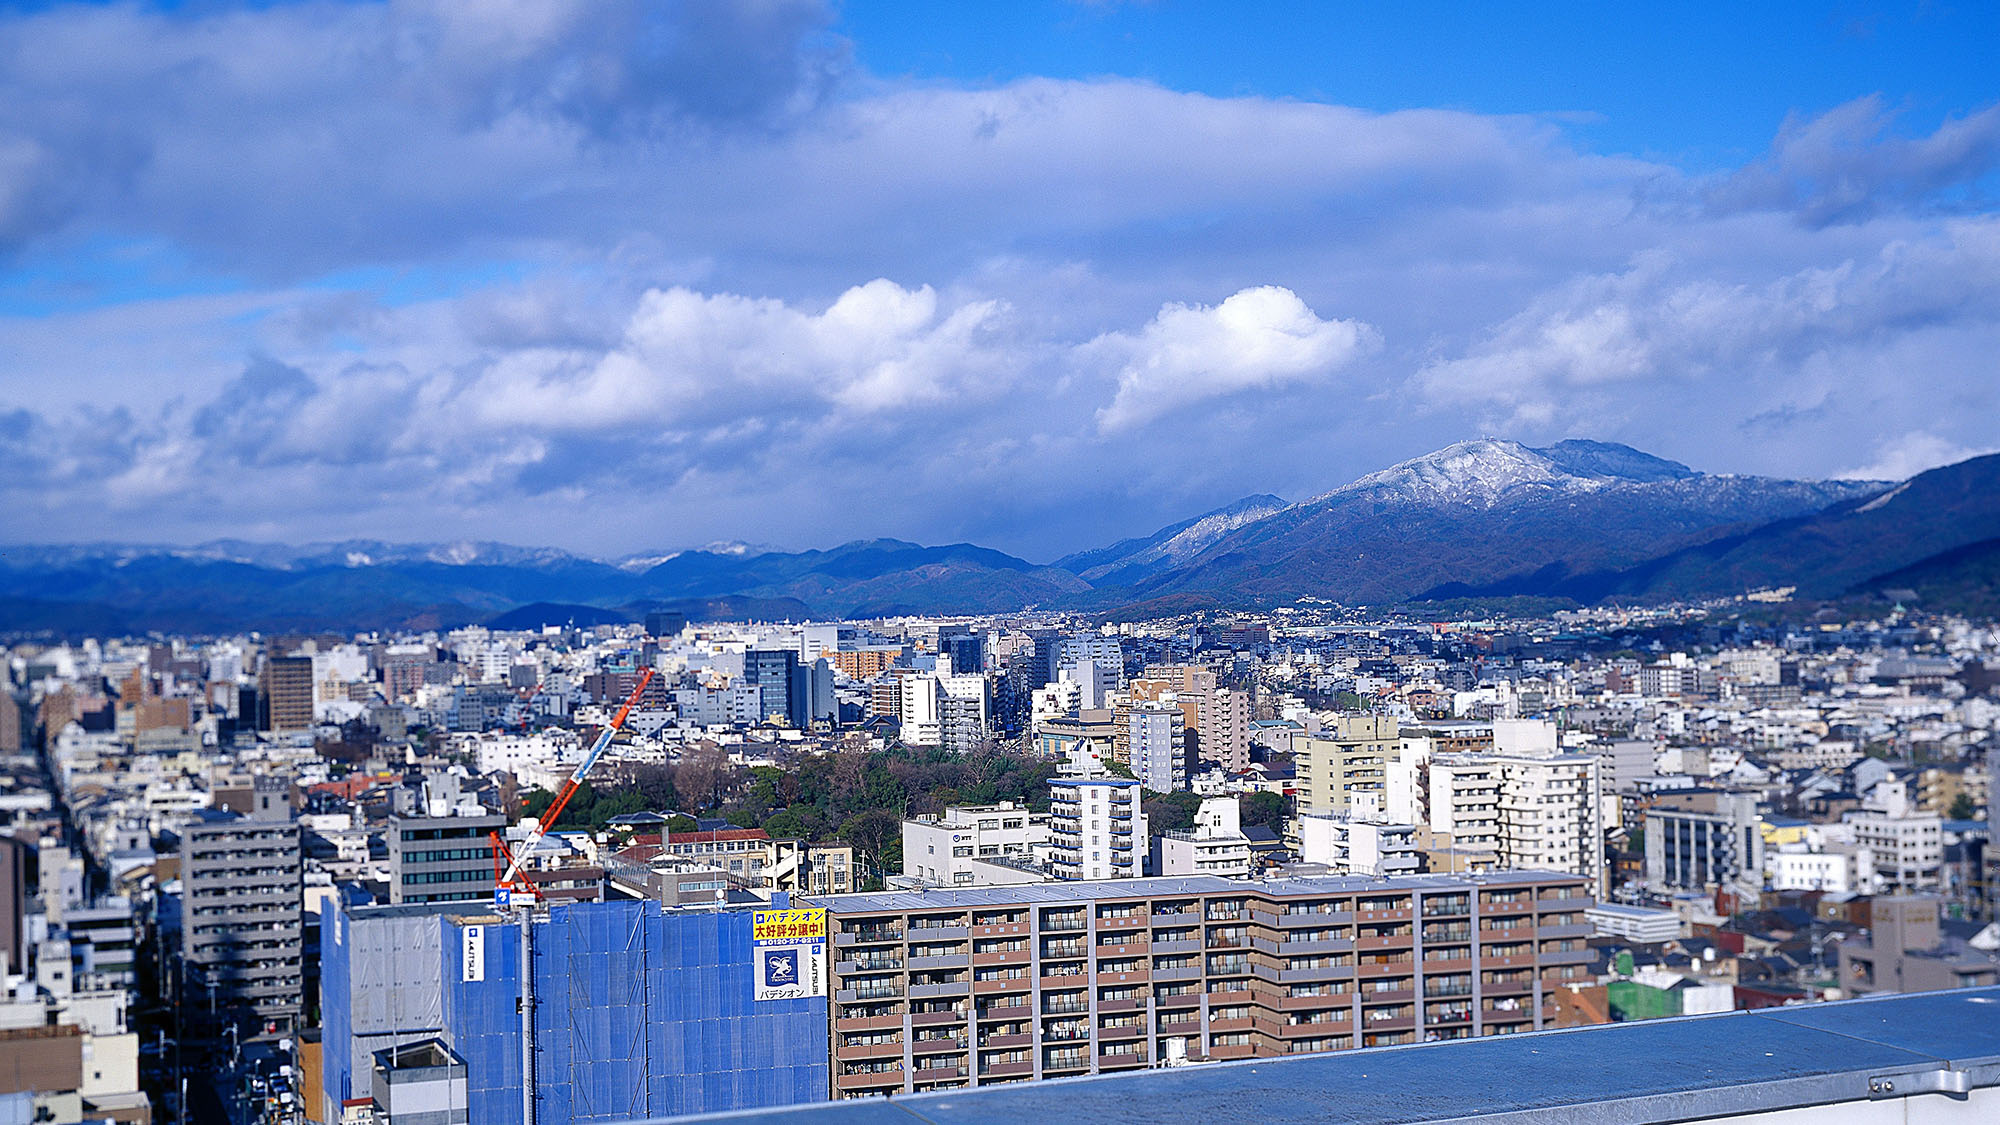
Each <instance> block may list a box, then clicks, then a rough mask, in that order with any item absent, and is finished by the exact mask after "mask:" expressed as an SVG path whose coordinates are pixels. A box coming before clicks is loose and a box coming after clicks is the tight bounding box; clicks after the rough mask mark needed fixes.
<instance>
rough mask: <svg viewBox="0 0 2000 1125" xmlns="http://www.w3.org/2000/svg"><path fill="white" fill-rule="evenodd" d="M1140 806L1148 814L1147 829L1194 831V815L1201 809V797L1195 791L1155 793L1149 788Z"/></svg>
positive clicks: (1157, 831)
mask: <svg viewBox="0 0 2000 1125" xmlns="http://www.w3.org/2000/svg"><path fill="white" fill-rule="evenodd" d="M1139 807H1140V808H1141V809H1142V810H1143V811H1144V812H1145V814H1146V830H1147V831H1148V832H1152V833H1154V834H1156V835H1157V834H1159V833H1162V832H1192V831H1194V816H1195V814H1196V813H1198V812H1200V811H1201V797H1200V795H1199V794H1195V793H1154V792H1152V791H1151V790H1148V791H1147V792H1146V794H1145V796H1144V798H1143V799H1142V800H1141V801H1140V804H1139Z"/></svg>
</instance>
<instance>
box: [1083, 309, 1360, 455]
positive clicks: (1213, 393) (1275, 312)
mask: <svg viewBox="0 0 2000 1125" xmlns="http://www.w3.org/2000/svg"><path fill="white" fill-rule="evenodd" d="M1379 342H1380V338H1379V336H1378V335H1377V333H1376V331H1375V330H1374V329H1373V328H1371V327H1369V326H1368V325H1366V324H1362V323H1360V322H1359V321H1354V320H1321V319H1320V318H1319V316H1318V315H1316V314H1315V313H1314V312H1313V311H1312V310H1311V309H1310V308H1307V307H1306V303H1305V302H1304V301H1301V300H1299V297H1298V294H1296V293H1294V292H1292V291H1291V290H1289V289H1285V288H1282V287H1280V286H1275V285H1265V286H1259V287H1258V288H1255V289H1245V290H1242V291H1240V292H1238V293H1235V294H1233V295H1231V296H1230V297H1229V298H1228V299H1226V300H1224V301H1223V302H1222V303H1221V304H1219V305H1215V306H1208V305H1182V304H1170V305H1167V306H1165V307H1163V308H1161V309H1160V312H1159V315H1158V316H1155V317H1154V318H1153V320H1152V322H1151V323H1149V324H1147V325H1146V326H1145V327H1144V328H1142V329H1140V330H1139V331H1138V332H1137V333H1136V334H1129V333H1123V332H1110V333H1106V334H1105V335H1102V336H1099V337H1098V338H1097V339H1095V340H1092V341H1091V342H1090V343H1088V344H1086V345H1084V346H1083V348H1081V349H1079V355H1080V356H1081V357H1083V358H1084V359H1085V360H1086V362H1088V361H1091V360H1098V361H1102V360H1105V359H1109V360H1111V361H1112V362H1115V363H1116V364H1117V365H1118V392H1117V394H1116V395H1115V396H1114V397H1113V398H1112V400H1111V403H1110V405H1108V406H1106V407H1105V408H1104V409H1102V410H1100V411H1098V412H1097V424H1098V427H1099V428H1100V429H1101V430H1106V431H1112V430H1126V429H1131V428H1133V427H1135V426H1139V425H1143V424H1144V423H1146V422H1149V421H1151V420H1153V419H1154V418H1157V417H1159V416H1160V415H1162V414H1165V413H1167V412H1169V411H1173V410H1178V409H1180V408H1182V407H1185V406H1190V405H1193V404H1194V403H1197V402H1201V401H1203V400H1205V399H1212V398H1218V397H1222V396H1226V395H1233V394H1237V393H1239V392H1242V391H1250V390H1269V389H1273V388H1276V387H1281V386H1285V385H1287V384H1291V383H1299V382H1306V381H1310V380H1316V379H1324V378H1325V377H1327V376H1328V375H1331V374H1332V373H1333V372H1335V371H1337V370H1339V369H1340V368H1342V367H1345V366H1347V365H1348V364H1350V363H1352V362H1354V360H1355V359H1357V358H1358V357H1360V356H1361V355H1364V354H1366V353H1367V352H1368V351H1370V350H1372V349H1373V348H1375V347H1377V346H1378V345H1379Z"/></svg>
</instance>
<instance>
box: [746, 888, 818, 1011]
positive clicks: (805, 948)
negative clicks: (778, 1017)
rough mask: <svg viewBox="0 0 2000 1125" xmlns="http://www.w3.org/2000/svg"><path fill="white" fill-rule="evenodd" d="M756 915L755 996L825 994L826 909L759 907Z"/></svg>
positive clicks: (777, 997)
mask: <svg viewBox="0 0 2000 1125" xmlns="http://www.w3.org/2000/svg"><path fill="white" fill-rule="evenodd" d="M753 918H754V923H753V924H754V930H753V937H752V939H751V946H750V950H751V958H750V971H751V973H752V974H753V980H752V989H751V995H752V996H753V998H755V999H757V1000H798V999H802V998H804V997H807V996H824V995H826V911H825V910H823V909H821V910H759V911H756V912H755V913H754V915H753Z"/></svg>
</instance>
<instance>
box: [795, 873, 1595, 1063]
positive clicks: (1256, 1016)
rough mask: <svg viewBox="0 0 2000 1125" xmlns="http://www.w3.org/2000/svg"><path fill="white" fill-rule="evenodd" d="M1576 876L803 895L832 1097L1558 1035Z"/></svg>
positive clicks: (1580, 947)
mask: <svg viewBox="0 0 2000 1125" xmlns="http://www.w3.org/2000/svg"><path fill="white" fill-rule="evenodd" d="M1591 902H1592V898H1591V895H1590V889H1589V884H1588V882H1587V881H1586V880H1584V879H1582V878H1579V877H1576V876H1571V875H1559V874H1551V873H1543V872H1518V871H1515V872H1503V873H1493V874H1487V875H1449V876H1446V875H1419V876H1410V877H1406V878H1398V879H1373V878H1365V877H1354V876H1339V877H1323V878H1308V879H1286V880H1269V881H1263V882H1246V881H1241V880H1234V879H1223V878H1219V877H1214V876H1188V877H1175V878H1155V879H1119V880H1113V881H1107V882H1079V883H1042V884H1031V885H1026V886H1012V887H968V888H952V889H932V890H925V891H906V892H893V893H881V894H855V895H841V896H834V897H828V898H822V899H815V900H813V903H812V904H813V905H818V906H824V907H826V908H827V922H828V933H829V935H830V938H831V941H832V945H833V948H832V950H831V957H832V960H833V962H834V965H833V979H832V989H833V996H832V1003H831V1004H830V1005H829V1006H828V1013H829V1019H830V1020H831V1021H832V1029H831V1032H832V1034H831V1049H832V1052H833V1067H832V1095H833V1096H834V1097H836V1098H843V1097H859V1096H866V1095H871V1094H885V1093H904V1092H911V1091H918V1090H934V1089H946V1088H951V1087H956V1086H981V1085H991V1084H994V1083H998V1082H1013V1081H1020V1080H1024V1079H1032V1078H1053V1077H1060V1076H1070V1075H1081V1074H1096V1073H1105V1072H1114V1071H1121V1070H1132V1069H1139V1068H1143V1067H1148V1066H1155V1065H1160V1064H1170V1063H1174V1062H1178V1061H1180V1060H1182V1059H1185V1060H1188V1061H1202V1060H1219V1059H1240V1058H1252V1057H1269V1056H1275V1055H1283V1054H1293V1053H1302V1052H1309V1051H1334V1050H1343V1049H1346V1048H1350V1047H1376V1046H1385V1045H1389V1044H1395V1043H1416V1042H1424V1041H1429V1040H1438V1039H1460V1038H1467V1037H1470V1036H1476V1035H1499V1034H1506V1033H1509V1032H1521V1031H1534V1030H1539V1029H1542V1028H1544V1027H1554V1026H1555V1021H1556V1013H1557V1007H1556V1003H1555V1000H1554V997H1553V992H1554V991H1555V990H1556V989H1558V988H1560V987H1561V986H1562V985H1563V984H1565V983H1567V982H1569V981H1586V982H1588V981H1590V980H1592V979H1593V978H1591V977H1590V976H1589V975H1588V970H1587V967H1586V965H1585V962H1586V961H1587V959H1588V957H1589V952H1588V950H1587V949H1586V948H1585V945H1584V939H1585V938H1587V937H1588V936H1589V934H1590V932H1591V929H1590V926H1589V924H1588V923H1587V922H1585V921H1584V918H1583V911H1584V908H1585V907H1587V906H1589V905H1590V904H1591Z"/></svg>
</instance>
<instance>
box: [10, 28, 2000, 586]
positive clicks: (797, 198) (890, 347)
mask: <svg viewBox="0 0 2000 1125" xmlns="http://www.w3.org/2000/svg"><path fill="white" fill-rule="evenodd" d="M703 21H710V22H703ZM715 21H719V22H715ZM833 26H835V25H834V23H833V22H832V16H831V15H830V10H829V9H828V8H827V7H826V6H825V5H822V4H819V3H815V2H812V0H768V2H754V3H743V4H726V5H712V4H711V5H703V4H675V5H643V4H637V3H612V2H610V0H572V2H559V3H554V4H535V3H522V2H519V0H504V2H495V3H489V4H485V5H480V6H476V7H475V6H471V5H467V4H465V3H461V2H454V0H396V2H394V3H388V4H356V5H317V4H314V5H271V6H257V7H253V8H252V9H250V10H237V11H227V10H223V9H220V8H216V7H214V6H200V5H198V6H194V7H192V8H191V9H188V10H179V9H176V10H171V11H163V10H158V9H155V8H151V7H147V6H135V5H111V6H102V5H93V6H57V7H56V8H55V9H54V10H51V11H42V12H35V13H26V14H15V15H6V16H0V41H4V42H6V43H7V44H8V49H7V50H6V51H4V52H0V250H11V251H13V252H14V253H15V256H14V257H12V258H10V259H6V260H5V261H4V262H0V372H5V374H4V375H0V466H4V467H6V468H7V469H8V474H7V479H6V480H5V481H0V501H4V502H5V503H6V504H7V505H8V510H9V512H10V513H11V514H12V515H13V516H14V517H15V518H14V520H12V521H10V525H9V526H10V530H12V531H14V532H15V533H16V534H21V535H30V534H32V535H41V536H44V537H58V538H80V537H114V538H116V537H123V538H131V537H151V538H187V537H190V536H195V535H200V534H228V533H231V532H240V531H243V530H245V529H248V528H261V529H267V530H266V531H264V532H263V533H267V534H280V535H283V534H303V535H310V536H314V537H318V536H320V535H322V534H323V533H338V532H343V531H344V532H351V533H354V534H363V535H375V534H379V535H398V534H401V535H417V536H424V537H435V536H436V535H439V534H444V533H447V532H449V533H450V534H465V535H472V536H475V537H484V536H490V535H492V534H494V529H495V528H503V529H510V530H508V532H507V534H508V535H509V536H510V537H529V536H533V537H539V538H541V539H542V540H543V541H552V542H558V543H563V544H567V545H572V546H580V547H585V548H601V549H608V550H623V549H638V548H649V547H672V546H677V545H682V544H686V543H690V542H703V541H707V540H710V539H725V538H742V539H750V540H754V541H759V542H770V541H777V542H785V543H788V544H791V545H806V544H813V543H822V544H823V543H825V542H828V541H831V540H835V539H840V538H846V537H849V536H853V535H868V534H898V535H903V536H906V537H912V538H926V539H942V538H970V539H976V540H980V541H984V542H991V543H994V544H995V545H998V546H1003V547H1009V548H1012V549H1016V550H1021V551H1026V552H1029V553H1037V552H1039V553H1040V555H1041V557H1048V556H1050V555H1053V554H1055V553H1058V552H1060V551H1062V550H1066V549H1072V548H1075V547H1078V546H1081V545H1083V544H1086V543H1089V542H1092V541H1094V540H1101V539H1105V538H1109V537H1111V536H1113V535H1117V534H1126V533H1140V532H1145V531H1150V530H1151V529H1152V528H1153V527H1156V526H1159V525H1160V524H1163V523H1166V522H1168V521H1169V520H1173V519H1179V518H1183V517H1185V516H1186V515H1189V514H1191V513H1192V512H1195V511H1200V510H1202V509H1203V508H1205V507H1208V506H1212V505H1214V504H1215V503H1219V502H1223V501H1227V500H1229V499H1232V498H1234V497H1236V496H1240V495H1244V494H1246V493H1251V492H1263V491H1275V492H1279V493H1281V494H1291V495H1309V494H1313V493H1315V492H1319V491H1323V490H1324V489H1325V488H1327V487H1329V486H1331V485H1333V484H1337V483H1340V482H1342V481H1344V480H1346V479H1349V478H1351V477H1352V476H1355V475H1358V474H1359V473H1361V472H1364V471H1368V470H1372V469H1375V468H1379V467H1380V466H1381V465H1383V464H1387V463H1390V462H1392V461H1394V460H1398V459H1400V458H1402V457H1406V456H1409V455H1411V454H1414V453H1417V452H1421V451H1423V450H1424V449H1427V448H1435V447H1437V446H1441V445H1444V444H1447V443H1449V442H1451V441H1454V440H1459V439H1462V438H1464V437H1466V436H1468V435H1470V434H1474V433H1478V432H1482V431H1486V432H1493V431H1504V432H1508V433H1511V434H1518V435H1520V436H1523V437H1528V436H1531V435H1538V434H1545V435H1546V436H1549V437H1561V436H1571V435H1574V436H1586V437H1602V438H1609V439H1616V440H1626V441H1630V442H1632V443H1634V444H1636V445H1639V446H1641V447H1644V448H1648V449H1651V450H1653V451H1656V452H1659V453H1662V454H1667V455H1671V456H1674V457H1676V458H1678V459H1680V460H1684V461H1687V462H1689V463H1690V464H1694V465H1696V466H1697V467H1700V468H1704V469H1720V470H1737V471H1780V472H1787V473H1796V474H1823V473H1827V472H1831V471H1834V470H1836V469H1840V468H1843V467H1846V466H1849V465H1851V464H1853V463H1854V462H1856V461H1861V460H1868V459H1870V458H1871V457H1872V458H1874V459H1876V460H1884V459H1885V458H1887V456H1888V454H1887V453H1884V454H1883V455H1882V456H1881V457H1875V455H1872V454H1871V455H1868V456H1864V455H1863V452H1862V451H1867V450H1871V449H1875V448H1877V447H1878V445H1882V444H1883V443H1884V442H1885V441H1889V440H1891V439H1892V437H1893V435H1907V434H1923V435H1931V436H1933V437H1935V438H1936V439H1937V440H1938V441H1940V442H1943V443H1945V444H1946V445H1947V446H1953V447H1957V448H1965V449H1970V448H1976V447H1978V446H1979V444H1980V443H1981V442H1982V441H1983V440H1986V439H1985V438H1984V436H1983V430H1984V429H1988V428H1990V426H1989V425H1988V424H1987V423H1986V421H1985V420H1986V419H1989V418H1991V417H1993V416H1995V415H1996V414H2000V380H1996V379H1995V377H1994V375H1993V368H1992V363H1991V357H1992V356H1993V355H1994V354H2000V296H1996V294H2000V264H1996V263H2000V222H1996V220H1995V219H1994V217H1993V216H1992V215H1991V214H1990V208H1986V207H1985V204H1983V203H1982V202H1981V197H1980V194H1979V188H1980V186H1981V185H1982V184H1985V183H1986V182H1987V181H1986V179H1984V178H1982V177H1984V176H1987V175H1989V173H1985V172H1982V171H1981V170H1982V169H1990V167H1991V163H1992V159H1991V158H1992V154H1993V151H1994V144H1995V141H1994V138H1995V137H1996V136H2000V110H1993V109H1988V110H1981V111H1978V112H1974V113H1970V114H1968V115H1966V116H1965V117H1963V118H1961V119H1955V120H1952V121H1947V122H1945V123H1944V124H1943V125H1942V126H1940V127H1939V128H1938V129H1936V130H1935V131H1934V132H1933V133H1932V134H1931V135H1929V136H1914V137H1904V136H1902V135H1901V134H1902V133H1907V132H1908V130H1907V129H1900V128H1897V129H1892V128H1890V127H1889V125H1890V124H1892V123H1894V122H1892V121H1891V118H1890V115H1888V114H1886V113H1885V112H1884V111H1883V110H1882V109H1881V108H1880V105H1879V104H1877V103H1874V102H1868V101H1863V102H1857V103H1853V104H1851V105H1849V106H1845V107H1841V108H1839V109H1837V110H1836V111H1835V112H1833V113H1830V114H1827V115H1823V116H1821V117H1818V118H1812V119H1801V120H1798V121H1794V122H1790V123H1787V124H1786V125H1785V126H1784V127H1783V128H1782V129H1781V130H1779V135H1778V136H1777V138H1776V139H1775V140H1774V142H1773V145H1772V147H1771V151H1770V152H1769V153H1768V154H1767V155H1766V156H1764V157H1763V158H1761V159H1759V160H1756V161H1753V162H1751V164H1750V165H1749V166H1748V167H1746V168H1744V169H1741V170H1739V171H1738V173H1736V174H1733V175H1732V174H1728V173H1725V174H1722V175H1718V176H1715V177H1704V176H1692V175H1688V174H1686V173H1684V172H1683V171H1682V170H1680V169H1678V168H1676V167H1673V166H1671V165H1668V164H1664V163H1661V162H1657V161H1647V160H1640V159H1634V158H1629V157H1624V156H1618V155H1601V154H1596V153H1592V152H1589V151H1584V150H1581V149H1579V148H1578V146H1577V144H1576V142H1575V139H1574V135H1573V134H1569V133H1566V132H1565V131H1564V128H1563V126H1562V125H1561V124H1560V123H1559V122H1558V121H1556V120H1555V119H1552V118H1533V117H1525V116H1495V115H1481V114H1477V113H1471V112H1460V111H1444V110H1425V109H1418V110H1409V111H1402V112H1391V113H1377V112H1369V111H1366V110H1360V109H1355V108H1350V107H1343V106H1337V105H1326V104H1318V103H1314V102H1311V101H1308V100H1303V99H1296V100H1285V99H1267V98H1259V97H1248V96H1244V97H1213V96H1206V95H1200V94H1191V93H1186V92H1182V91H1176V90H1172V89H1167V88H1163V87H1161V86H1160V85H1158V84H1155V83H1148V82H1143V81H1133V80H1125V79H1116V78H1111V79H1103V80H1094V81H1056V80H1046V79H1038V78H1028V79H1023V80H1019V81H1011V82H1006V83H1001V84H995V85H980V86H971V87H966V86H953V85H951V84H948V83H917V82H902V81H895V80H879V79H873V78H870V77H869V76H866V75H860V74H855V73H853V72H851V71H850V70H849V69H848V63H847V61H846V55H845V49H844V45H842V44H841V43H839V41H838V40H837V39H835V38H833V37H831V36H830V35H829V34H828V29H829V28H831V27H833ZM1894 124H1900V123H1894ZM1774 125H1775V123H1774ZM1982 208H1984V209H1982ZM77 256H80V259H81V264H80V265H77V266H76V267H75V268H74V269H71V268H70V267H71V266H72V259H73V258H75V257H77ZM102 276H108V277H109V278H110V279H111V280H110V283H109V284H108V285H106V286H105V287H104V288H103V289H102V290H101V291H100V290H99V289H98V288H95V286H96V284H97V282H98V281H99V280H100V279H101V277H102ZM870 278H889V279H894V280H893V281H891V280H875V281H870V280H868V279H870ZM71 289H74V290H75V294H74V296H73V297H72V296H69V295H68V294H69V293H70V290H71ZM413 293H414V294H415V295H414V296H413ZM1232 293H1233V294H1235V295H1234V296H1232V297H1230V298H1229V299H1228V300H1226V301H1223V302H1222V303H1221V304H1218V305H1214V306H1212V307H1203V306H1201V305H1198V304H1195V303H1194V302H1197V301H1201V300H1213V299H1214V298H1216V297H1219V296H1221V295H1224V294H1232ZM135 294H136V295H135ZM52 295H53V296H52ZM44 301H49V302H52V303H53V304H54V305H56V306H57V311H56V312H55V313H53V314H48V315H44V314H43V313H41V312H39V311H37V310H36V307H35V306H36V304H37V303H39V302H44ZM1314 310H1322V311H1324V312H1325V313H1326V317H1325V318H1322V317H1321V316H1320V315H1319V313H1317V312H1315V311H1314ZM260 356H268V357H270V361H271V362H272V363H273V364H275V365H276V370H266V369H263V368H261V367H260V368H259V370H260V371H261V372H262V378H261V380H260V379H250V380H248V381H247V382H235V381H237V380H239V379H240V378H241V377H242V376H243V373H244V372H245V371H246V368H248V367H250V366H252V361H253V358H254V357H260ZM284 372H290V373H291V375H289V376H288V375H285V374H284ZM1413 372H1416V373H1418V374H1417V375H1416V376H1415V377H1414V378H1413V377H1412V373H1413ZM1336 381H1337V385H1338V387H1339V388H1340V390H1341V393H1337V394H1329V393H1323V391H1324V389H1325V388H1326V387H1328V386H1329V385H1330V384H1333V383H1335V382H1336ZM1225 407H1226V408H1225ZM203 426H206V427H207V430H206V436H204V433H202V432H199V431H200V430H201V427H203ZM1883 447H1884V448H1885V449H1886V448H1887V446H1883ZM1181 448H1197V449H1200V450H1202V451H1203V453H1204V456H1202V457H1199V458H1180V457H1175V458H1162V457H1160V456H1159V455H1158V451H1159V450H1161V449H1181ZM1923 459H1924V458H1923V457H1921V456H1917V457H1914V460H1913V461H1912V463H1914V461H1921V460H1923ZM1884 463H1886V460H1885V461H1884ZM891 476H893V477H896V478H898V479H903V480H911V481H921V482H922V486H921V487H912V488H891V489H885V488H884V487H883V486H882V481H883V480H884V479H885V478H887V477H891ZM104 482H115V484H113V485H112V486H109V487H107V486H106V485H105V484H104ZM605 511H616V512H618V513H619V517H618V518H616V519H606V518H604V514H603V513H604V512H605ZM1111 519H1115V520H1116V521H1117V522H1116V524H1115V526H1114V525H1113V524H1112V523H1110V522H1107V521H1108V520H1111ZM511 529H520V530H519V532H518V533H517V532H515V531H514V530H511Z"/></svg>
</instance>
